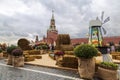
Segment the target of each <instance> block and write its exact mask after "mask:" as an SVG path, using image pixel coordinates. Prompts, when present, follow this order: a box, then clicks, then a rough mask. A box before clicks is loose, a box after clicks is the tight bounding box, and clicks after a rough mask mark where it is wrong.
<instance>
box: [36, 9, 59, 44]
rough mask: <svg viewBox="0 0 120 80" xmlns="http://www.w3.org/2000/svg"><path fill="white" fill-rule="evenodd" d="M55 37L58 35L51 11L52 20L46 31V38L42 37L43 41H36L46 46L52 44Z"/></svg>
mask: <svg viewBox="0 0 120 80" xmlns="http://www.w3.org/2000/svg"><path fill="white" fill-rule="evenodd" d="M57 35H58V31H57V30H56V26H55V19H54V13H53V11H52V18H51V20H50V27H49V29H48V30H47V36H46V37H45V36H44V37H43V40H41V41H37V43H40V42H46V43H47V44H53V43H54V42H55V41H56V39H57ZM36 40H38V39H37V36H36ZM35 42H36V41H35Z"/></svg>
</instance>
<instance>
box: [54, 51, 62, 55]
mask: <svg viewBox="0 0 120 80" xmlns="http://www.w3.org/2000/svg"><path fill="white" fill-rule="evenodd" d="M55 55H64V52H62V51H57V52H55Z"/></svg>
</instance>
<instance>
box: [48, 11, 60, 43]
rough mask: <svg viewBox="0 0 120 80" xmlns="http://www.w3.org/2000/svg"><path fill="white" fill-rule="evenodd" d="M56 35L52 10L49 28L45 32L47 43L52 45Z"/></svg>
mask: <svg viewBox="0 0 120 80" xmlns="http://www.w3.org/2000/svg"><path fill="white" fill-rule="evenodd" d="M57 35H58V31H57V30H56V26H55V19H54V11H53V10H52V18H51V21H50V27H49V29H48V30H47V39H48V40H49V43H51V44H53V43H54V42H55V41H56V39H57Z"/></svg>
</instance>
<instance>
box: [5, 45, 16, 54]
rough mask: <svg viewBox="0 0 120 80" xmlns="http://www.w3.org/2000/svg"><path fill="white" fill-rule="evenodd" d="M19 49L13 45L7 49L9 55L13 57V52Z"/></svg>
mask: <svg viewBox="0 0 120 80" xmlns="http://www.w3.org/2000/svg"><path fill="white" fill-rule="evenodd" d="M17 48H18V47H17V46H15V45H11V46H10V47H7V53H8V54H10V55H12V51H13V50H14V49H17Z"/></svg>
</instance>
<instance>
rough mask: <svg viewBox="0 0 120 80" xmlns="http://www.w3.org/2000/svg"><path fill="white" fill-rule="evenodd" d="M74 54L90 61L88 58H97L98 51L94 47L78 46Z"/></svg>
mask: <svg viewBox="0 0 120 80" xmlns="http://www.w3.org/2000/svg"><path fill="white" fill-rule="evenodd" d="M74 52H75V55H76V56H77V57H80V58H86V59H88V58H92V57H93V56H96V55H97V53H98V50H97V49H96V48H95V47H93V46H92V45H88V44H82V45H79V46H77V47H76V48H75V49H74Z"/></svg>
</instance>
